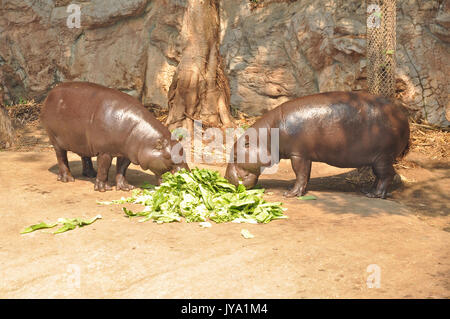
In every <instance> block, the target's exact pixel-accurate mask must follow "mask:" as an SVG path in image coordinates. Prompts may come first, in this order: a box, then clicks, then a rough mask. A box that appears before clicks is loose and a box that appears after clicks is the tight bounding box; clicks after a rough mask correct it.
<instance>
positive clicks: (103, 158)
mask: <svg viewBox="0 0 450 319" xmlns="http://www.w3.org/2000/svg"><path fill="white" fill-rule="evenodd" d="M111 162H112V157H111V155H109V154H99V155H98V156H97V169H98V172H97V178H96V179H95V184H94V190H96V191H99V192H105V191H109V190H111V189H112V187H111V185H109V184H108V172H109V168H110V167H111Z"/></svg>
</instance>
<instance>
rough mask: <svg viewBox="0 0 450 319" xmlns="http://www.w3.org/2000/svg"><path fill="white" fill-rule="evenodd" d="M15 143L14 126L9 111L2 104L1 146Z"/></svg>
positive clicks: (0, 122) (0, 114)
mask: <svg viewBox="0 0 450 319" xmlns="http://www.w3.org/2000/svg"><path fill="white" fill-rule="evenodd" d="M13 144H14V128H13V125H12V122H11V119H10V118H9V116H8V113H7V112H6V110H5V109H3V107H2V106H1V105H0V148H2V147H6V148H8V147H10V146H12V145H13Z"/></svg>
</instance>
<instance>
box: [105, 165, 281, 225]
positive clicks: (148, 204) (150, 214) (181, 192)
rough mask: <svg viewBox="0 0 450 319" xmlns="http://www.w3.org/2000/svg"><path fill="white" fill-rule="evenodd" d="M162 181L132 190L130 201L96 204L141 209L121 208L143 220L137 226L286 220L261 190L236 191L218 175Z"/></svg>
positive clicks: (188, 174)
mask: <svg viewBox="0 0 450 319" xmlns="http://www.w3.org/2000/svg"><path fill="white" fill-rule="evenodd" d="M162 179H163V182H162V183H161V185H160V186H158V187H154V188H150V187H149V188H147V187H146V188H144V189H140V190H139V189H137V190H134V191H133V192H132V196H131V197H130V198H122V199H121V200H118V201H112V202H99V203H100V204H111V203H120V204H123V203H134V204H141V205H144V209H143V210H142V211H141V212H133V211H131V210H129V209H127V208H125V207H124V208H123V211H124V213H125V215H126V216H128V217H130V218H132V217H137V216H141V217H144V218H142V219H141V220H139V221H140V222H145V221H148V220H153V221H155V222H157V223H170V222H175V221H180V220H181V219H182V218H184V219H185V221H186V222H206V221H207V220H211V221H214V222H216V223H223V222H231V221H233V222H240V223H268V222H270V221H271V220H274V219H282V218H287V216H285V215H284V214H283V211H285V210H286V209H284V208H282V207H281V205H282V203H280V202H275V203H269V202H266V201H265V200H264V199H263V198H262V196H263V194H264V189H252V190H246V189H245V187H244V185H242V184H240V185H239V186H238V187H235V186H234V185H233V184H230V183H229V182H228V181H227V180H226V179H225V178H223V177H222V176H220V174H219V172H217V171H212V170H208V169H198V168H194V169H192V170H191V171H187V170H185V169H182V170H180V171H178V172H177V173H174V174H172V173H170V172H168V173H165V174H164V175H163V176H162ZM146 186H147V185H146Z"/></svg>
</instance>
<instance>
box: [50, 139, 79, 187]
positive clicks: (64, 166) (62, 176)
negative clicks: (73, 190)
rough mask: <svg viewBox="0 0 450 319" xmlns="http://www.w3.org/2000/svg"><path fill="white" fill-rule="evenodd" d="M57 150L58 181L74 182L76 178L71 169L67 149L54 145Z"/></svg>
mask: <svg viewBox="0 0 450 319" xmlns="http://www.w3.org/2000/svg"><path fill="white" fill-rule="evenodd" d="M54 148H55V152H56V159H57V160H58V168H59V173H58V181H61V182H64V183H67V182H74V181H75V178H73V176H72V174H71V173H70V169H69V161H68V160H67V151H66V150H63V149H61V148H59V147H54Z"/></svg>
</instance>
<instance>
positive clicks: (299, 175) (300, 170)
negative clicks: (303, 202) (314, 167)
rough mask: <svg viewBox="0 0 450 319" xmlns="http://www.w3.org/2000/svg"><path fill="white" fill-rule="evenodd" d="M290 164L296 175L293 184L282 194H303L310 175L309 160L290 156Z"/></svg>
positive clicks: (291, 195) (292, 195)
mask: <svg viewBox="0 0 450 319" xmlns="http://www.w3.org/2000/svg"><path fill="white" fill-rule="evenodd" d="M291 164H292V169H293V170H294V172H295V176H296V180H295V184H294V186H293V187H292V188H291V189H290V190H289V191H288V192H285V193H284V194H283V195H284V196H285V197H294V196H303V195H305V193H306V185H307V184H308V181H309V177H310V175H311V161H310V160H307V159H304V158H302V157H299V156H291Z"/></svg>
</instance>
